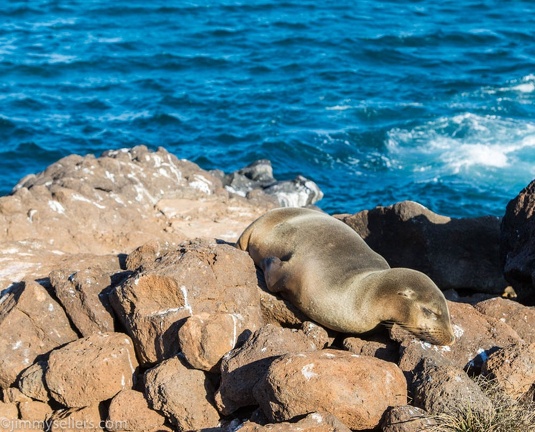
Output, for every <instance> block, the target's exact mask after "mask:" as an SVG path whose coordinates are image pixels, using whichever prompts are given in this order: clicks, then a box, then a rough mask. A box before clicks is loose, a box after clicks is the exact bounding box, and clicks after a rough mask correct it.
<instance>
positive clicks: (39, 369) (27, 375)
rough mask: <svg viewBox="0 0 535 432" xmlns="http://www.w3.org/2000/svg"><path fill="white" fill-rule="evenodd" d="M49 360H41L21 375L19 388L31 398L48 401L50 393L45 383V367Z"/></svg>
mask: <svg viewBox="0 0 535 432" xmlns="http://www.w3.org/2000/svg"><path fill="white" fill-rule="evenodd" d="M46 365H47V362H46V361H39V362H36V363H34V364H33V365H31V366H30V367H29V368H28V369H26V370H25V371H23V372H22V374H21V375H20V377H19V380H18V385H19V390H20V391H21V392H22V393H24V394H25V395H26V396H28V397H29V398H32V399H35V400H38V401H41V402H48V401H49V400H50V395H49V393H48V389H47V387H46V383H45V369H46Z"/></svg>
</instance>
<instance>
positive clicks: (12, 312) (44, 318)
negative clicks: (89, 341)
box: [0, 281, 78, 388]
mask: <svg viewBox="0 0 535 432" xmlns="http://www.w3.org/2000/svg"><path fill="white" fill-rule="evenodd" d="M77 338H78V335H77V334H76V333H75V332H74V331H73V329H72V328H71V326H70V323H69V320H68V318H67V316H66V315H65V312H64V310H63V308H62V307H61V306H60V305H59V304H58V303H57V302H56V301H55V300H54V299H53V298H52V297H51V296H50V294H49V293H48V292H47V290H46V289H45V288H43V287H42V286H41V285H39V284H38V283H37V282H34V281H26V282H23V283H20V284H16V285H13V286H12V287H11V288H10V289H9V290H7V291H3V292H2V296H1V297H0V387H3V388H8V387H10V386H11V385H13V384H14V383H15V381H16V380H17V377H18V375H19V374H20V373H21V372H22V371H23V370H24V369H26V368H27V367H28V366H30V365H31V364H32V363H33V362H34V361H35V360H36V358H37V357H38V356H40V355H42V354H45V353H47V352H49V351H50V350H52V349H54V348H56V347H58V346H60V345H63V344H66V343H68V342H71V341H73V340H75V339H77Z"/></svg>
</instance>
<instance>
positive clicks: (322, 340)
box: [301, 321, 337, 349]
mask: <svg viewBox="0 0 535 432" xmlns="http://www.w3.org/2000/svg"><path fill="white" fill-rule="evenodd" d="M301 330H302V331H303V333H304V334H305V335H306V336H307V338H308V339H311V340H312V341H313V342H314V345H316V347H317V348H318V349H323V348H327V346H329V345H331V344H332V343H333V341H334V339H335V337H334V336H333V335H335V334H337V333H336V332H334V331H331V330H327V329H326V328H324V327H322V326H320V325H319V324H316V323H314V322H312V321H305V322H304V323H303V325H302V326H301Z"/></svg>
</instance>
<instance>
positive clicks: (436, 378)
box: [413, 359, 494, 414]
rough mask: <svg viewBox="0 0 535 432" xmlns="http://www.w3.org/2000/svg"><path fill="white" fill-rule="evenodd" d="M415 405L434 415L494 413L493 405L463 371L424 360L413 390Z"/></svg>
mask: <svg viewBox="0 0 535 432" xmlns="http://www.w3.org/2000/svg"><path fill="white" fill-rule="evenodd" d="M413 397H414V404H415V405H416V406H418V407H420V408H422V409H425V410H426V411H427V412H429V413H431V414H440V413H457V412H459V411H461V410H462V409H463V408H467V407H469V408H471V410H472V411H473V412H479V413H485V412H492V410H493V409H494V408H493V405H492V402H491V401H490V399H488V398H487V396H485V394H484V393H483V391H482V390H481V389H480V388H479V386H478V385H477V384H476V383H475V382H474V381H472V380H471V379H470V377H469V376H468V375H467V374H466V373H465V372H464V371H463V370H461V369H459V368H457V367H454V366H439V365H436V364H434V362H433V361H429V360H427V359H426V360H424V362H423V365H422V370H421V371H420V372H419V373H418V374H417V376H416V380H415V382H414V386H413Z"/></svg>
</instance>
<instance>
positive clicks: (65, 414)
mask: <svg viewBox="0 0 535 432" xmlns="http://www.w3.org/2000/svg"><path fill="white" fill-rule="evenodd" d="M104 421H105V420H104V416H103V413H102V412H101V409H100V408H99V406H98V405H92V406H89V407H84V408H70V409H62V410H58V411H54V413H53V414H52V415H51V416H50V418H49V419H48V422H47V423H48V424H49V425H50V432H79V431H80V430H81V429H82V430H84V431H97V432H100V431H104V428H103V427H102V425H103V424H104Z"/></svg>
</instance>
